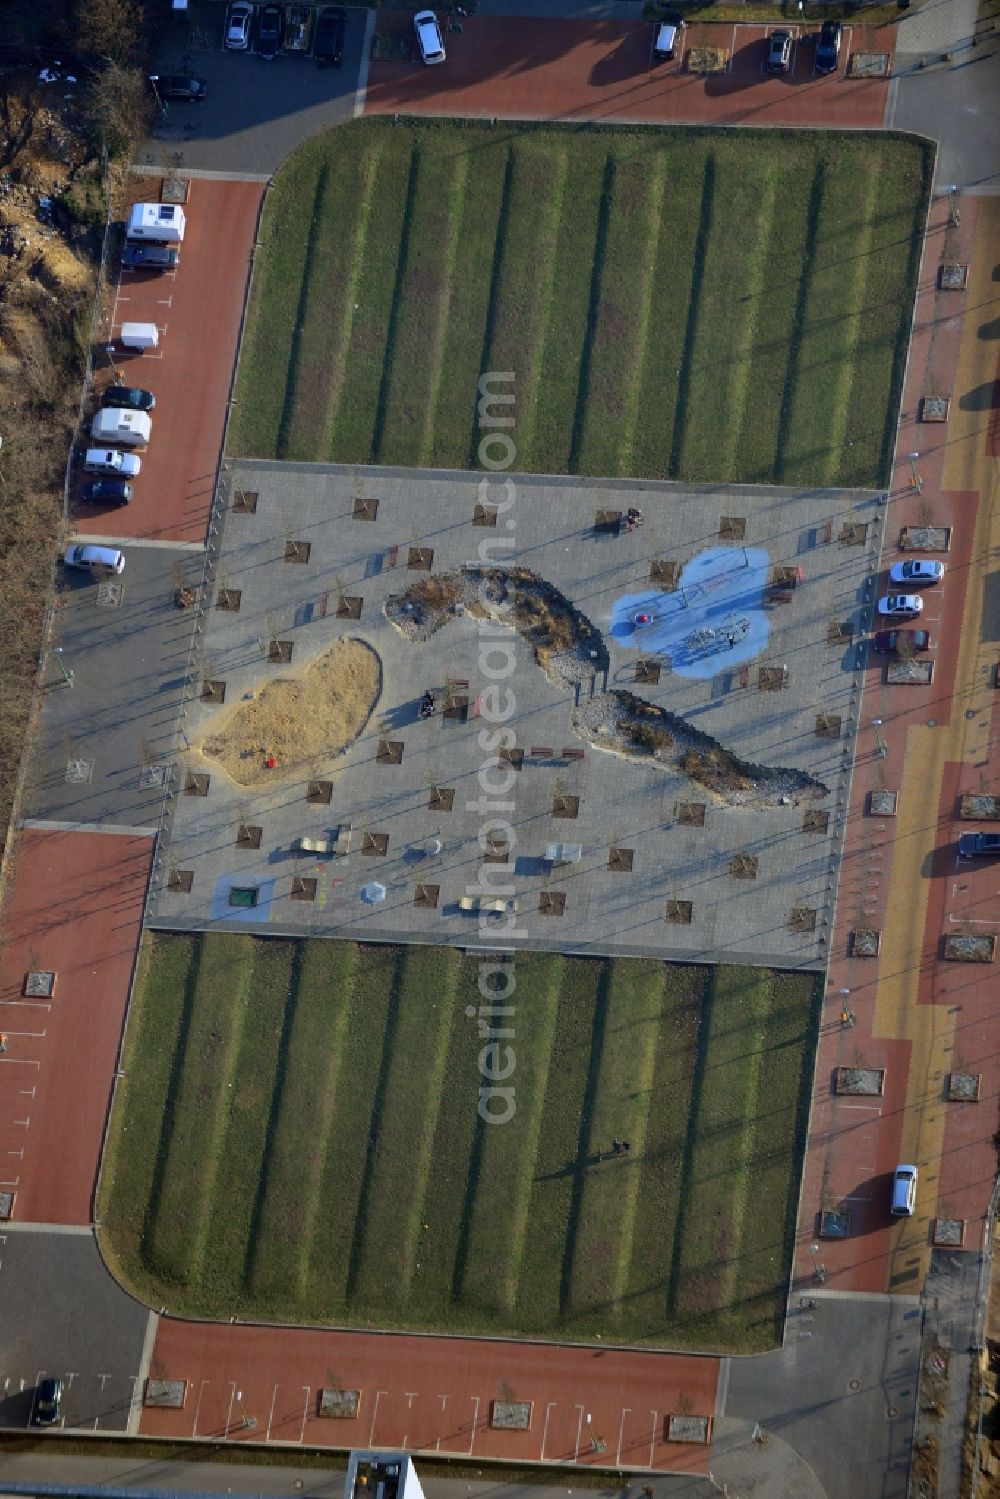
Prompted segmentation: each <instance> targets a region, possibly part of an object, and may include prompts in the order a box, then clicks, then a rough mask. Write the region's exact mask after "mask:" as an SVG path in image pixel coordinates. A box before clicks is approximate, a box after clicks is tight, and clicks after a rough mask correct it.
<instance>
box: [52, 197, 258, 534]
mask: <svg viewBox="0 0 1000 1499" xmlns="http://www.w3.org/2000/svg"><path fill="white" fill-rule="evenodd" d="M263 189H264V184H263V183H261V182H223V181H213V180H209V179H205V178H197V179H195V180H194V181H192V183H191V192H190V196H189V199H188V202H187V204H186V205H185V208H186V214H187V229H186V233H185V236H184V243H183V245H182V246H181V263H180V266H179V267H178V269H177V270H176V271H172V272H167V273H166V274H163V275H154V274H152V273H149V272H145V271H122V272H121V273H120V278H119V285H118V296H117V299H116V302H115V311H114V320H115V326H114V330H113V331H114V333H115V335H117V333H118V331H119V328H120V326H121V324H122V322H140V323H142V322H151V323H156V324H157V326H158V327H159V329H160V343H159V347H158V348H157V349H155V350H151V351H150V352H149V353H146V354H136V353H133V354H128V353H122V351H121V349H120V346H118V347H117V348H116V354H115V361H116V364H117V366H118V367H119V368H120V369H121V370H123V371H124V374H125V379H126V382H127V383H128V384H130V385H140V386H142V387H144V388H145V389H147V390H151V391H152V392H153V393H154V395H155V396H156V409H155V411H154V412H153V435H152V438H151V440H150V444H149V448H148V450H147V451H145V452H144V453H142V455H141V456H142V472H141V473H140V475H139V477H138V478H137V479H136V480H135V482H134V498H133V500H132V503H131V504H130V505H127V506H122V507H121V508H116V509H114V510H104V509H100V508H97V507H95V506H90V505H88V506H78V507H77V509H76V513H75V515H74V518H73V525H74V528H75V529H76V530H77V531H78V532H79V533H80V534H87V533H90V534H92V535H101V536H106V535H113V536H115V537H123V538H127V537H130V536H132V537H140V536H141V537H156V538H158V539H161V540H171V541H189V542H203V541H204V540H205V533H206V529H207V525H208V513H209V507H210V505H211V501H212V494H213V490H214V487H215V474H216V469H217V468H218V464H219V459H220V457H221V455H222V436H223V431H224V427H225V418H226V403H227V400H228V397H229V388H230V381H231V379H232V374H233V367H234V363H235V359H236V342H237V338H238V335H239V326H240V317H241V314H242V310H243V296H244V292H245V289H246V279H247V275H248V273H249V269H250V255H251V252H252V250H253V242H254V234H255V231H256V225H257V215H258V210H259V207H260V200H261V194H262V192H263ZM159 192H160V182H159V179H158V178H151V179H141V178H134V179H133V180H132V182H131V189H130V197H131V200H132V201H133V202H136V203H142V202H153V201H156V200H157V199H158V197H159ZM97 363H98V365H103V368H102V369H101V370H100V372H99V375H98V383H99V385H101V386H104V385H106V384H107V383H108V382H109V381H110V380H111V379H112V378H113V376H112V373H111V369H110V367H109V364H108V360H107V359H106V358H105V357H104V356H103V352H102V355H101V356H99V357H98V359H97ZM82 477H83V476H82V475H81V478H82Z"/></svg>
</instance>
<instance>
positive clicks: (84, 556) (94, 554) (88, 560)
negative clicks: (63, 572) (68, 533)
mask: <svg viewBox="0 0 1000 1499" xmlns="http://www.w3.org/2000/svg"><path fill="white" fill-rule="evenodd" d="M63 561H64V562H65V564H66V566H67V567H81V568H83V570H84V571H85V572H89V573H109V572H110V573H123V572H124V571H125V553H124V552H120V551H119V550H118V548H117V547H99V546H94V545H92V544H91V543H90V542H84V541H77V542H74V544H73V545H72V546H71V547H70V548H69V550H68V551H67V553H66V555H65V557H64V558H63Z"/></svg>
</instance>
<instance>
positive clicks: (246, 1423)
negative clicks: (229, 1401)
mask: <svg viewBox="0 0 1000 1499" xmlns="http://www.w3.org/2000/svg"><path fill="white" fill-rule="evenodd" d="M236 1404H237V1405H238V1406H239V1408H240V1425H241V1426H242V1427H243V1429H244V1430H245V1431H256V1430H257V1417H256V1416H248V1415H247V1411H246V1406H245V1405H244V1404H243V1391H242V1390H237V1391H236Z"/></svg>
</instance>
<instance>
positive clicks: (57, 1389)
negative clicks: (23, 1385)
mask: <svg viewBox="0 0 1000 1499" xmlns="http://www.w3.org/2000/svg"><path fill="white" fill-rule="evenodd" d="M62 1393H63V1382H62V1380H61V1379H43V1380H41V1381H40V1382H39V1385H38V1388H37V1390H36V1391H35V1411H34V1416H33V1418H32V1419H33V1420H34V1423H35V1425H36V1426H55V1424H56V1422H57V1421H58V1420H59V1416H60V1413H61V1409H62Z"/></svg>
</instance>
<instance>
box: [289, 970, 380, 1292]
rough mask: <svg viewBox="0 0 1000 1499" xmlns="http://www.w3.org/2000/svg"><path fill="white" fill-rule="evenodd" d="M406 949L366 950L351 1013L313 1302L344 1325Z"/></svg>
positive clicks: (319, 1218) (313, 1257)
mask: <svg viewBox="0 0 1000 1499" xmlns="http://www.w3.org/2000/svg"><path fill="white" fill-rule="evenodd" d="M402 962H403V952H402V949H400V948H396V947H361V948H359V950H358V953H357V958H356V960H355V965H354V975H353V982H352V984H351V987H350V990H349V992H348V993H347V994H345V996H344V1003H345V1005H346V1008H347V1016H346V1021H345V1024H346V1031H345V1042H344V1048H343V1057H342V1060H341V1062H340V1066H339V1068H338V1072H337V1078H336V1089H335V1092H334V1098H333V1109H332V1113H331V1119H330V1127H329V1134H328V1143H327V1149H326V1155H325V1158H324V1160H323V1163H322V1172H321V1176H320V1188H319V1205H318V1207H317V1211H316V1223H315V1229H314V1232H313V1236H312V1242H311V1246H310V1248H311V1254H310V1261H309V1278H308V1288H307V1293H306V1294H307V1298H308V1305H309V1306H310V1308H311V1309H312V1316H313V1318H315V1319H328V1320H331V1321H333V1320H338V1321H341V1320H344V1319H346V1318H349V1317H350V1315H351V1313H350V1310H349V1305H348V1295H347V1285H348V1277H349V1274H350V1268H351V1263H352V1249H353V1245H354V1239H355V1233H356V1227H357V1220H358V1215H359V1212H360V1207H361V1201H362V1197H363V1192H364V1187H365V1180H366V1171H367V1168H368V1164H369V1159H370V1156H371V1152H372V1150H373V1147H374V1140H373V1135H374V1134H375V1132H376V1131H377V1128H378V1112H379V1108H380V1105H381V1102H382V1099H381V1095H380V1091H379V1082H380V1078H381V1077H382V1069H383V1063H384V1059H385V1052H386V1045H387V1039H388V1041H389V1042H390V1043H391V1034H390V1028H389V1022H390V1015H391V1013H392V1010H393V1007H394V1006H395V1002H396V993H397V989H398V985H399V976H400V973H401V971H402Z"/></svg>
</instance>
